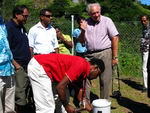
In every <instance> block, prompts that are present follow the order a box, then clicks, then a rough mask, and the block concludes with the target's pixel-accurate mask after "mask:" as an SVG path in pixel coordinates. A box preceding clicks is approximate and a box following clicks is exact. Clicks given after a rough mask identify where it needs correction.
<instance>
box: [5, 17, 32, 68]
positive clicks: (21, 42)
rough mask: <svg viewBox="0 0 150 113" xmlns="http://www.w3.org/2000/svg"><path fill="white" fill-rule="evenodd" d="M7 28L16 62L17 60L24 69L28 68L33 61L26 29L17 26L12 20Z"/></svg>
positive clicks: (7, 24)
mask: <svg viewBox="0 0 150 113" xmlns="http://www.w3.org/2000/svg"><path fill="white" fill-rule="evenodd" d="M6 28H7V32H8V41H9V45H10V49H11V51H12V54H13V58H14V60H16V61H17V62H18V63H19V64H20V65H21V66H22V67H27V65H28V63H29V61H30V59H31V53H30V49H29V43H28V38H27V33H26V30H25V27H24V26H19V25H17V24H16V23H15V22H14V21H13V20H12V19H11V20H10V21H9V22H8V23H6Z"/></svg>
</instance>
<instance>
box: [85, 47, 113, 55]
mask: <svg viewBox="0 0 150 113" xmlns="http://www.w3.org/2000/svg"><path fill="white" fill-rule="evenodd" d="M107 49H110V48H106V49H101V50H95V51H87V52H86V54H92V53H97V52H102V51H104V50H107Z"/></svg>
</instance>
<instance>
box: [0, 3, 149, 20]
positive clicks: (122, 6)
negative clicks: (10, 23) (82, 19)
mask: <svg viewBox="0 0 150 113" xmlns="http://www.w3.org/2000/svg"><path fill="white" fill-rule="evenodd" d="M72 1H73V0H72ZM72 1H71V0H1V1H0V12H1V13H2V15H3V16H4V18H5V20H8V19H9V18H10V17H11V11H12V9H13V7H14V6H15V5H18V4H25V5H27V6H28V7H29V8H30V9H31V10H30V13H31V14H32V16H35V17H36V16H37V15H38V11H39V10H40V9H41V8H46V7H49V8H51V9H52V10H53V14H54V16H57V17H61V16H68V15H71V14H74V15H84V16H87V15H85V14H86V13H85V12H86V10H85V8H86V5H85V3H80V4H76V3H73V2H72ZM82 1H83V0H82ZM84 1H85V0H84ZM86 1H87V2H89V1H90V2H93V1H97V2H98V1H99V2H100V4H101V6H102V11H103V12H102V13H103V14H104V15H107V16H109V17H111V18H112V19H113V20H115V21H131V20H136V19H137V18H138V17H139V15H143V14H147V15H149V16H150V10H149V9H146V8H144V7H143V6H144V5H141V4H140V3H139V2H133V1H131V0H115V1H114V0H101V1H100V0H86ZM118 9H119V10H118Z"/></svg>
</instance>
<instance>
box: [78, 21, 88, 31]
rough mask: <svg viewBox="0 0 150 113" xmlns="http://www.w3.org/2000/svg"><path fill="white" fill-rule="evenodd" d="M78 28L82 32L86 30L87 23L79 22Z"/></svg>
mask: <svg viewBox="0 0 150 113" xmlns="http://www.w3.org/2000/svg"><path fill="white" fill-rule="evenodd" d="M80 28H81V29H82V30H86V28H87V21H85V20H83V21H81V22H80Z"/></svg>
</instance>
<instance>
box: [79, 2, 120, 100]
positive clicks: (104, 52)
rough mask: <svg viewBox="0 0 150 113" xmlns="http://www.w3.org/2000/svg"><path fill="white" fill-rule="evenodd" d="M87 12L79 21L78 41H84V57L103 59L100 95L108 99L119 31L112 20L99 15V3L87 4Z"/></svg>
mask: <svg viewBox="0 0 150 113" xmlns="http://www.w3.org/2000/svg"><path fill="white" fill-rule="evenodd" d="M87 12H88V14H89V16H90V17H89V18H88V19H87V21H84V22H82V23H81V29H82V31H81V35H80V37H79V38H80V42H81V43H85V42H86V47H87V54H86V58H88V59H91V58H98V59H102V60H103V61H104V64H105V67H106V69H105V71H104V73H103V74H102V76H100V97H101V98H104V99H109V92H110V88H111V87H110V86H111V78H112V65H116V64H117V63H118V40H119V33H118V31H117V29H116V27H115V25H114V23H113V21H112V20H111V19H110V18H109V17H106V16H102V15H101V6H100V4H99V3H91V4H88V6H87Z"/></svg>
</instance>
